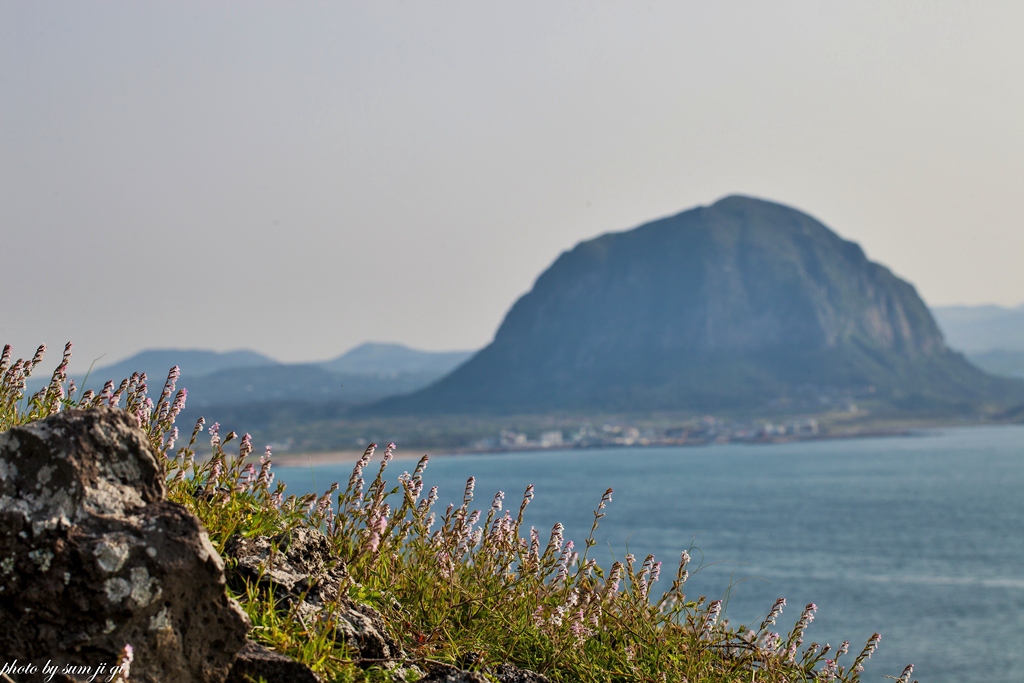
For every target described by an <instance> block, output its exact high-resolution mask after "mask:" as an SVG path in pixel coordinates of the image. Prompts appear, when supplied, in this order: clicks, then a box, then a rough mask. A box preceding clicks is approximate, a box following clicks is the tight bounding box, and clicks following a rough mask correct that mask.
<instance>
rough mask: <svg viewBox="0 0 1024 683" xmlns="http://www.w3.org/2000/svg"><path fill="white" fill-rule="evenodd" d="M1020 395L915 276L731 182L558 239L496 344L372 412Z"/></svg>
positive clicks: (743, 405) (967, 400)
mask: <svg viewBox="0 0 1024 683" xmlns="http://www.w3.org/2000/svg"><path fill="white" fill-rule="evenodd" d="M1022 398H1024V383H1020V382H1011V381H1009V380H1001V379H997V378H993V377H990V376H988V375H986V374H984V373H982V372H981V371H979V370H978V369H977V368H975V367H974V366H972V365H971V364H970V363H968V362H967V361H966V360H965V359H964V357H963V356H962V355H960V354H959V353H956V352H954V351H951V350H950V349H949V348H947V346H946V344H945V343H944V341H943V337H942V334H941V332H940V331H939V328H938V326H937V325H936V323H935V320H934V319H933V318H932V316H931V314H930V313H929V311H928V309H927V307H926V306H925V304H924V302H922V301H921V299H920V297H919V296H918V295H917V292H916V291H915V290H914V287H913V286H911V285H910V284H909V283H907V282H905V281H904V280H901V279H900V278H898V277H896V276H895V275H893V274H892V273H891V272H890V271H889V270H888V269H887V268H885V267H884V266H881V265H879V264H877V263H873V262H871V261H869V260H868V259H867V258H866V257H865V255H864V252H863V250H862V249H861V248H860V247H859V246H858V245H856V244H854V243H853V242H849V241H846V240H844V239H842V238H840V237H839V236H838V235H836V234H835V233H834V232H832V231H831V230H829V229H828V228H827V227H825V226H824V225H823V224H821V223H820V222H819V221H817V220H815V219H814V218H812V217H810V216H808V215H806V214H804V213H802V212H800V211H797V210H795V209H792V208H790V207H786V206H783V205H780V204H775V203H771V202H767V201H762V200H757V199H752V198H748V197H739V196H734V197H728V198H726V199H723V200H721V201H719V202H717V203H715V204H714V205H712V206H708V207H698V208H695V209H692V210H689V211H685V212H683V213H680V214H678V215H676V216H672V217H669V218H665V219H662V220H658V221H654V222H652V223H648V224H646V225H642V226H640V227H638V228H635V229H633V230H629V231H626V232H619V233H612V234H607V235H603V236H601V237H598V238H596V239H593V240H589V241H586V242H582V243H580V244H578V245H577V246H576V247H575V248H573V249H572V250H570V251H567V252H565V253H563V254H562V255H561V256H560V257H559V258H558V259H557V260H556V261H555V263H554V264H553V265H552V266H551V267H550V268H548V269H547V270H546V271H545V272H544V273H543V274H541V276H540V277H539V278H538V279H537V282H536V283H535V284H534V287H533V289H532V290H531V291H530V292H528V293H527V294H525V295H524V296H523V297H522V298H520V299H519V301H517V302H516V304H515V305H514V306H513V307H512V309H511V310H510V311H509V313H508V314H507V316H506V317H505V320H504V321H503V322H502V324H501V327H500V328H499V330H498V332H497V334H496V335H495V338H494V341H493V342H492V343H491V344H490V345H488V346H487V347H486V348H484V349H483V350H482V351H480V352H479V353H478V354H476V355H475V356H473V357H472V358H471V359H470V360H468V361H467V362H466V363H464V364H463V365H461V366H460V367H458V368H457V369H456V370H455V371H453V372H452V373H451V374H450V375H448V376H446V377H444V378H442V379H441V380H439V381H438V382H436V383H434V384H432V385H431V386H429V387H426V388H425V389H422V390H420V391H418V392H415V393H413V394H411V395H410V396H406V397H401V398H393V399H390V400H389V401H388V402H387V403H386V404H381V405H379V406H373V407H370V408H368V409H367V411H368V412H374V411H378V412H386V413H472V412H481V411H485V412H496V413H512V412H538V411H551V410H576V409H588V410H594V409H598V410H620V411H621V410H661V409H665V410H677V409H685V410H695V411H711V410H748V411H749V410H751V409H758V410H783V411H784V410H807V409H810V408H816V409H819V410H820V409H822V408H824V407H827V406H828V405H830V404H833V403H835V402H840V403H841V402H842V401H845V400H852V399H857V400H858V401H860V402H868V403H872V404H874V405H877V406H879V407H884V408H885V409H887V410H897V411H910V412H943V413H957V412H965V411H967V412H969V411H971V410H974V409H976V408H977V407H978V406H979V405H980V404H982V403H986V402H991V401H997V402H999V401H1001V402H1012V401H1019V400H1021V399H1022Z"/></svg>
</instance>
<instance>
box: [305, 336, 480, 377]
mask: <svg viewBox="0 0 1024 683" xmlns="http://www.w3.org/2000/svg"><path fill="white" fill-rule="evenodd" d="M474 353H475V352H474V351H419V350H417V349H411V348H409V347H408V346H403V345H401V344H381V343H373V342H370V343H366V344H361V345H359V346H357V347H355V348H354V349H352V350H350V351H348V352H346V353H344V354H342V355H341V356H338V357H337V358H335V359H333V360H329V361H326V362H323V363H320V364H319V365H320V367H322V368H324V369H325V370H330V371H331V372H343V373H348V374H353V375H397V374H400V373H424V374H431V375H435V376H437V377H440V376H441V375H444V374H446V373H448V372H450V371H452V370H454V369H455V367H456V366H458V365H459V364H461V363H462V362H464V361H465V360H467V359H468V358H469V357H470V356H472V355H473V354H474Z"/></svg>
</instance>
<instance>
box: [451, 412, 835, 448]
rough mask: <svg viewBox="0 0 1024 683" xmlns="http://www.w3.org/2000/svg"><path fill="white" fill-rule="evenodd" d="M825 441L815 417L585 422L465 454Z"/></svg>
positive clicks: (499, 440)
mask: <svg viewBox="0 0 1024 683" xmlns="http://www.w3.org/2000/svg"><path fill="white" fill-rule="evenodd" d="M821 436H823V434H822V430H821V428H820V426H819V424H818V421H817V420H816V419H814V418H798V419H791V420H786V421H781V422H777V423H773V422H768V421H764V422H756V423H754V422H742V421H732V420H722V419H718V418H715V417H712V416H707V417H703V418H701V419H700V420H698V421H696V423H693V424H688V425H686V426H678V427H669V428H656V427H649V426H644V427H640V426H636V425H631V424H628V423H624V422H623V423H620V422H614V423H612V422H608V423H604V424H601V425H599V426H596V425H593V424H590V423H585V424H582V425H580V426H579V428H577V429H575V430H565V429H548V430H542V431H538V432H536V433H534V434H532V435H531V434H529V433H527V432H524V431H516V430H513V429H503V430H501V431H500V432H499V433H498V434H497V435H496V436H494V437H490V438H484V439H480V440H477V441H474V442H473V443H472V444H470V446H469V447H468V448H467V449H466V450H468V451H471V452H491V451H521V450H547V449H551V450H558V449H570V448H601V447H611V446H703V445H708V444H712V443H736V442H741V443H772V442H780V441H794V440H801V439H814V438H820V437H821Z"/></svg>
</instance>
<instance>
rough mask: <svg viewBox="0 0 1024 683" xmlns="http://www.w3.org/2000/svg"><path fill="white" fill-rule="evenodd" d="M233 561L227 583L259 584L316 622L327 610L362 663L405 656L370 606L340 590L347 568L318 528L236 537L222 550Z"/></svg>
mask: <svg viewBox="0 0 1024 683" xmlns="http://www.w3.org/2000/svg"><path fill="white" fill-rule="evenodd" d="M224 553H225V555H226V556H227V557H228V558H230V559H231V560H232V562H231V566H230V567H229V569H228V581H229V582H230V583H231V585H232V587H233V588H234V589H235V590H237V591H243V590H246V589H247V587H248V586H257V587H258V588H259V590H260V591H262V592H263V593H264V594H270V593H273V595H274V600H275V602H276V603H277V604H278V605H279V606H280V607H282V608H287V609H289V610H292V613H293V614H296V615H297V616H298V617H299V618H301V619H304V620H306V622H307V623H313V621H314V620H316V619H318V618H321V617H322V616H325V615H326V614H327V613H328V612H329V613H330V615H331V616H332V617H333V621H334V624H335V633H334V637H335V638H336V640H338V641H341V642H344V643H345V644H346V645H348V646H349V648H351V649H352V650H353V652H354V653H358V657H359V659H360V660H362V661H361V663H363V664H366V665H370V664H382V663H384V662H388V661H392V660H399V659H403V658H404V656H405V655H404V654H403V653H402V651H401V648H400V646H399V645H398V643H397V642H396V641H395V640H394V639H393V638H392V637H391V636H390V635H389V634H388V631H387V628H386V627H385V625H384V620H383V619H382V618H381V615H380V613H379V612H377V610H375V609H373V608H372V607H370V606H369V605H361V604H358V603H355V602H352V601H351V600H349V599H348V598H346V597H345V595H344V594H343V593H342V592H341V583H342V581H343V579H344V578H345V576H346V571H345V567H344V565H343V564H341V563H340V562H338V560H337V559H336V558H335V557H334V555H333V553H332V552H331V547H330V542H329V541H328V540H327V537H326V536H324V534H323V533H322V532H321V531H319V530H317V529H308V528H298V529H294V530H292V531H290V532H287V533H284V534H280V535H278V536H273V537H271V536H256V537H252V538H243V537H241V536H234V537H232V538H231V539H229V540H228V542H227V543H226V544H225V548H224Z"/></svg>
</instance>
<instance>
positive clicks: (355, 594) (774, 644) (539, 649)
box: [0, 344, 912, 683]
mask: <svg viewBox="0 0 1024 683" xmlns="http://www.w3.org/2000/svg"><path fill="white" fill-rule="evenodd" d="M44 350H45V349H43V348H42V347H40V350H39V351H38V352H37V353H36V355H35V356H34V357H33V358H32V359H30V360H27V361H26V360H17V361H13V362H12V360H11V354H10V348H9V347H5V349H4V351H3V355H2V357H0V431H3V430H6V429H9V428H11V427H13V426H16V425H20V424H25V423H27V422H31V421H33V420H38V419H42V418H45V417H46V416H47V415H50V414H53V413H55V412H57V411H60V410H67V409H71V408H82V409H88V408H90V407H94V406H99V405H110V406H116V407H120V408H121V409H123V410H126V411H128V412H130V413H131V414H133V415H135V416H136V418H137V419H138V421H139V426H140V427H141V428H142V429H143V430H145V431H146V433H147V435H148V437H149V441H150V443H151V445H152V446H153V449H154V451H155V452H156V454H157V457H158V460H159V461H160V462H161V464H162V465H163V468H164V472H165V475H166V480H167V484H168V497H169V498H170V499H171V500H172V501H174V502H177V503H179V504H181V505H183V506H184V507H186V508H187V509H188V510H190V511H191V512H192V513H194V514H195V515H196V516H197V517H198V518H199V519H200V520H201V521H202V523H203V524H204V525H205V526H206V528H207V530H208V532H209V535H210V539H211V541H212V542H213V544H214V545H215V546H216V547H217V549H218V550H220V551H223V548H224V544H225V543H226V542H227V541H228V539H230V538H231V537H233V536H235V535H237V534H241V535H243V536H248V537H252V536H273V535H276V534H279V533H283V532H286V531H288V530H291V529H294V528H296V527H300V526H306V527H313V528H317V529H320V530H322V531H323V532H324V533H325V534H326V536H327V538H328V539H329V542H330V545H331V548H332V550H333V555H334V558H335V560H336V562H338V563H340V564H343V565H344V567H345V568H346V572H345V579H344V580H343V585H342V590H341V591H340V594H339V599H338V600H337V601H335V602H334V603H329V604H328V605H327V606H326V608H325V609H324V610H323V611H321V612H320V613H319V614H318V615H317V616H316V617H315V618H313V619H303V618H301V616H300V615H297V614H295V613H294V612H293V611H291V610H290V609H289V608H287V607H286V606H285V605H283V604H279V603H277V602H275V599H274V596H273V593H272V592H268V591H263V590H260V589H259V588H257V587H256V586H255V585H252V584H249V585H248V587H247V589H246V590H244V591H242V592H240V593H239V594H237V595H234V597H235V598H236V599H237V600H238V601H239V603H240V604H241V605H242V606H243V608H244V609H245V610H246V612H247V613H248V614H249V616H250V618H251V620H252V623H253V630H252V632H251V634H250V637H251V638H253V639H255V640H257V641H259V642H262V643H264V644H266V645H268V646H270V647H273V648H274V649H275V650H278V651H279V652H282V653H284V654H287V655H289V656H292V657H294V658H296V659H298V660H300V661H302V662H304V663H306V664H308V665H309V666H310V667H311V668H312V669H313V671H315V672H316V673H317V674H318V676H320V678H321V679H322V680H324V681H332V682H333V681H352V682H361V681H367V682H369V681H388V680H392V679H393V678H394V677H395V676H396V675H397V671H398V670H389V669H387V668H385V666H383V665H382V663H380V662H369V661H361V660H360V659H359V654H358V652H354V651H352V650H350V649H349V648H348V647H347V646H346V645H345V644H344V643H343V642H338V641H336V640H335V638H334V632H335V629H334V624H335V622H336V619H337V614H336V611H337V610H339V609H340V608H341V606H342V603H343V602H344V601H346V600H352V601H356V602H359V603H363V604H369V605H371V606H373V607H374V608H376V609H377V610H378V611H379V612H380V613H381V615H382V616H383V618H384V620H385V623H386V624H387V625H388V628H389V630H390V633H391V636H392V637H394V638H396V639H397V640H398V641H399V642H400V643H401V645H402V647H403V649H404V651H405V652H406V654H407V657H408V659H407V661H406V662H403V664H404V665H413V664H416V665H418V666H419V667H420V668H421V669H425V668H427V667H428V666H429V665H430V664H431V663H433V662H442V663H449V664H455V663H460V662H461V663H463V664H464V665H465V663H466V662H467V661H472V662H473V664H472V665H471V668H475V669H478V670H481V671H483V670H485V669H486V668H487V667H496V666H497V665H500V664H502V663H505V662H510V663H513V664H515V665H517V666H521V667H523V668H526V669H530V670H533V671H537V672H540V673H543V674H544V675H546V676H547V677H548V678H550V679H551V680H552V681H559V682H560V681H578V682H583V683H589V682H595V683H596V682H598V681H622V682H626V681H636V682H641V681H642V682H651V683H656V682H662V681H665V682H667V681H678V682H683V681H686V682H690V683H698V682H710V681H716V682H719V681H720V682H736V683H739V682H741V681H742V682H743V683H752V682H761V683H795V682H796V681H842V682H849V683H852V682H854V681H859V680H860V675H861V672H862V671H863V663H864V661H865V660H866V659H867V658H869V657H870V656H871V654H872V653H873V652H874V650H875V649H876V648H877V647H878V644H879V641H880V636H878V634H875V635H874V636H872V638H871V639H870V640H869V641H868V643H867V644H866V645H865V646H864V648H863V649H862V650H861V651H860V653H859V654H857V655H853V654H851V653H849V652H848V650H849V645H848V643H843V644H842V645H841V646H840V647H838V648H830V647H829V646H828V645H825V646H819V645H818V644H817V643H813V642H811V643H809V644H808V643H805V641H806V640H807V630H808V627H809V626H810V624H811V622H812V620H813V618H814V612H815V610H816V607H815V606H814V605H813V604H810V605H807V606H806V607H804V608H803V609H802V610H801V611H800V614H799V617H798V618H797V619H796V621H795V623H794V625H793V626H792V628H790V629H789V630H788V631H785V630H776V622H777V621H778V619H779V618H780V617H781V614H782V610H783V608H784V607H785V601H784V600H783V599H781V598H780V599H779V600H778V601H776V603H775V604H774V605H773V606H772V607H771V609H770V610H769V612H768V616H767V617H766V618H765V620H764V621H763V622H762V623H760V624H754V625H750V626H744V625H740V626H733V625H731V624H729V623H728V622H727V621H725V620H720V619H719V615H720V612H721V609H722V601H721V600H708V599H707V598H706V597H703V596H698V597H693V596H688V595H687V594H686V592H685V591H686V581H687V577H688V576H689V572H690V566H689V559H690V558H689V555H688V553H687V552H685V551H683V552H681V553H680V556H679V561H678V563H675V562H673V565H674V566H673V568H672V569H671V570H666V572H663V571H662V563H661V562H660V561H658V560H657V559H656V558H654V557H653V556H648V557H647V558H645V559H644V560H642V561H637V559H636V558H634V557H633V556H631V555H627V556H626V557H624V558H622V560H621V561H617V562H614V563H613V564H612V565H611V566H610V567H601V566H599V565H598V564H597V562H595V561H594V560H593V559H592V558H591V557H589V553H590V550H591V548H592V547H593V546H594V544H595V541H594V532H595V531H596V530H597V528H598V525H599V524H600V522H601V520H602V518H603V517H604V516H605V514H606V508H607V505H608V504H609V503H610V502H611V500H612V495H613V492H612V490H611V489H609V490H608V491H607V492H606V493H605V495H604V497H603V498H602V499H601V500H600V501H599V502H597V506H596V510H595V511H594V520H593V526H592V529H591V533H590V535H589V536H588V538H587V539H585V540H584V541H583V543H582V544H581V545H580V546H578V547H577V546H576V545H575V544H574V543H573V542H572V541H570V540H567V539H565V538H564V537H563V528H562V526H561V525H560V524H556V525H555V527H554V528H553V529H552V530H551V531H550V532H549V533H545V534H543V535H542V534H541V533H539V532H538V531H537V530H535V529H532V528H531V529H529V530H527V529H525V528H523V523H522V520H523V512H524V510H525V509H526V507H527V506H528V505H529V504H530V501H531V500H532V498H533V490H532V487H529V488H527V489H526V491H524V492H523V496H522V498H521V499H519V500H518V501H516V504H514V505H512V506H510V507H509V506H507V505H506V502H505V500H504V494H501V493H499V494H498V495H496V496H495V497H494V498H493V499H492V500H491V501H490V502H489V504H488V505H485V506H482V507H480V508H475V507H474V499H475V491H474V488H475V482H474V480H473V479H472V478H470V479H469V480H468V482H467V484H466V488H465V491H464V494H463V499H462V503H461V505H459V506H454V505H451V506H449V507H448V508H447V509H446V510H444V511H443V512H441V511H439V510H435V509H434V505H435V503H436V501H437V489H436V487H434V488H428V487H427V486H426V483H425V479H424V475H425V471H426V468H427V464H428V458H427V457H426V456H424V458H422V459H421V460H420V461H419V463H418V464H417V465H416V467H415V469H414V470H413V472H412V473H408V472H403V473H402V474H400V475H398V476H397V477H395V478H394V479H393V480H389V477H390V476H391V472H390V470H389V464H390V462H391V460H392V452H393V448H394V446H393V444H392V445H389V446H388V447H387V448H386V449H384V452H383V454H382V456H381V457H380V458H379V462H377V463H375V464H372V463H373V460H374V456H375V453H376V449H375V447H374V446H373V445H372V444H371V445H370V447H369V448H367V449H366V451H365V453H364V454H363V456H362V458H360V460H359V461H358V462H357V463H356V465H355V467H354V469H353V472H352V476H351V477H350V478H349V480H348V482H347V483H346V484H345V486H344V487H343V488H342V487H341V486H339V485H337V484H335V485H334V486H332V487H330V489H329V490H328V491H327V493H325V494H323V495H322V496H319V497H317V496H315V495H313V494H308V495H305V496H301V497H298V496H292V495H288V494H287V491H286V489H285V487H284V485H283V484H281V483H277V484H276V485H275V484H274V481H273V480H274V477H273V472H272V463H271V454H270V452H269V448H268V450H267V451H266V452H265V453H264V454H263V455H262V457H261V458H260V459H259V461H258V464H257V462H254V458H253V450H254V449H253V444H252V439H251V438H250V437H249V435H244V436H242V437H241V438H239V437H238V435H236V434H235V433H234V432H228V433H226V434H222V430H221V428H220V425H218V424H213V425H211V426H210V427H209V429H206V437H208V438H209V451H208V452H207V451H206V448H205V440H206V439H205V437H204V446H203V448H202V449H201V448H200V446H199V440H200V435H201V433H202V432H203V431H204V428H205V422H204V421H203V420H202V419H200V420H199V421H198V422H197V423H196V425H195V426H194V428H193V429H192V430H191V434H190V437H189V439H188V442H187V443H186V444H185V445H182V446H177V444H178V441H179V434H178V428H177V427H176V426H175V419H176V418H177V417H178V415H179V413H180V412H181V410H182V408H183V407H184V404H185V399H186V396H187V394H186V392H185V391H184V390H179V391H175V383H176V381H177V379H178V372H177V368H174V369H172V370H171V372H170V374H169V376H168V379H167V382H166V383H165V385H164V388H163V390H162V391H161V393H160V395H159V398H158V399H157V401H156V402H155V403H154V402H153V401H152V400H151V399H150V398H148V395H147V394H148V387H147V378H146V377H145V375H133V376H132V377H130V378H128V379H126V380H124V381H123V382H122V383H121V384H120V386H119V387H117V388H115V387H114V385H113V383H108V384H107V386H106V387H105V388H104V389H103V391H101V392H100V393H99V394H94V393H93V392H86V393H85V394H84V395H82V396H76V392H75V389H74V387H73V385H72V384H71V383H69V382H68V381H67V380H66V370H67V363H68V360H69V358H70V354H71V345H70V344H69V345H68V346H67V347H66V348H65V352H64V356H63V358H62V361H61V363H60V365H59V367H58V368H57V369H56V370H55V371H54V373H53V374H52V377H51V381H50V383H49V384H48V385H47V387H45V388H44V389H41V390H40V391H39V392H37V393H36V394H35V395H33V396H29V397H26V396H25V395H24V386H25V379H26V378H27V377H28V376H29V375H30V374H31V372H32V371H33V370H34V369H35V368H36V366H38V365H39V363H40V362H41V360H42V356H43V352H44ZM236 440H237V442H238V445H237V448H235V447H231V448H230V449H229V448H228V446H229V444H231V443H232V442H234V441H236ZM176 446H177V447H176ZM200 451H203V452H202V453H200ZM368 468H373V469H368ZM668 571H672V576H671V578H670V579H669V581H668V583H669V584H670V587H669V588H668V590H667V591H665V592H664V593H661V594H660V595H659V594H657V593H656V591H655V584H656V583H658V582H659V579H660V578H661V575H662V574H663V573H667V572H668ZM292 609H294V608H292ZM405 673H406V675H408V671H406V672H405ZM412 675H413V676H415V674H412ZM911 675H912V667H908V668H907V669H906V670H905V671H904V672H903V674H902V675H900V676H899V677H898V678H895V677H894V679H895V680H897V681H900V683H908V682H909V681H910V677H911Z"/></svg>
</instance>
